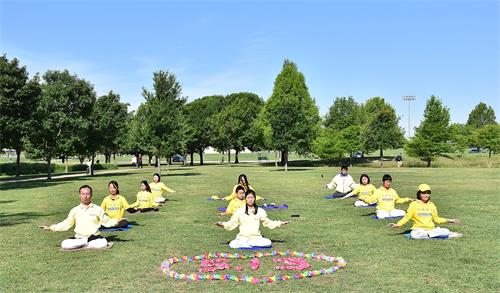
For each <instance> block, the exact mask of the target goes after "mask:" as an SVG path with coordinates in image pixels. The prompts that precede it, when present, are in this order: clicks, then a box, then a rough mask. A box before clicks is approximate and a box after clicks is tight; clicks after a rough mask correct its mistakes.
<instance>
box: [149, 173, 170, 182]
mask: <svg viewBox="0 0 500 293" xmlns="http://www.w3.org/2000/svg"><path fill="white" fill-rule="evenodd" d="M155 176H158V182H160V179H161V176H160V174H158V173H154V174H153V178H154V177H155ZM167 181H168V180H167Z"/></svg>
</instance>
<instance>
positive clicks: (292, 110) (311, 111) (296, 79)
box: [263, 60, 320, 170]
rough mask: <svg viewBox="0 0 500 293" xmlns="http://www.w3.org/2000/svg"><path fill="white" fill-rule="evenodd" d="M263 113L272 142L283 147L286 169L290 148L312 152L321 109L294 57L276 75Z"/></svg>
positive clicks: (273, 146) (273, 145) (299, 151)
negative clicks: (310, 92) (319, 109)
mask: <svg viewBox="0 0 500 293" xmlns="http://www.w3.org/2000/svg"><path fill="white" fill-rule="evenodd" d="M263 116H264V119H265V121H266V124H268V125H269V129H270V132H269V135H270V136H271V137H270V139H269V140H268V141H269V142H270V146H271V148H272V149H274V150H277V151H281V154H282V156H281V162H282V164H284V166H285V170H287V167H288V153H289V152H290V151H295V152H297V153H298V154H308V153H310V152H312V147H313V141H314V139H315V138H316V137H317V135H318V132H319V124H320V117H319V111H318V108H317V107H316V105H315V102H314V100H313V99H312V98H311V96H310V95H309V90H308V89H307V86H306V82H305V78H304V75H303V74H302V73H301V72H299V71H298V69H297V65H295V63H293V62H292V61H289V60H285V62H284V64H283V68H282V70H281V72H280V73H279V74H278V76H277V77H276V80H275V82H274V88H273V93H272V95H271V97H270V98H269V99H268V100H267V102H266V104H265V106H264V114H263Z"/></svg>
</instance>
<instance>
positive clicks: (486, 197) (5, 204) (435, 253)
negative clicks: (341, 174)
mask: <svg viewBox="0 0 500 293" xmlns="http://www.w3.org/2000/svg"><path fill="white" fill-rule="evenodd" d="M137 172H138V173H133V174H127V173H117V174H106V175H97V176H94V177H80V178H68V179H58V180H53V181H48V182H47V181H32V182H19V183H3V184H0V241H1V242H0V243H1V250H0V292H10V291H49V292H54V291H59V292H60V291H66V292H79V291H92V292H96V291H98V292H104V291H114V292H116V291H130V292H137V291H141V292H146V291H148V292H149V291H157V292H160V291H161V292H165V291H167V290H168V291H171V290H175V291H176V292H193V291H198V292H229V291H231V292H234V291H244V292H262V291H266V292H304V291H309V292H337V291H347V292H375V291H376V292H459V291H460V292H494V291H496V292H498V291H499V290H500V281H499V280H500V278H499V277H500V269H499V264H500V249H499V245H498V244H499V240H500V236H499V235H500V233H499V232H500V231H499V224H498V217H499V215H500V214H499V212H498V206H497V202H498V198H499V195H500V194H499V193H500V192H499V190H500V188H499V187H500V176H499V175H500V174H499V170H498V169H480V168H471V169H465V168H462V169H459V168H432V169H417V168H401V169H396V168H394V169H391V168H384V169H378V168H360V167H353V168H351V170H350V173H351V175H352V176H353V177H354V178H355V180H356V181H357V180H358V179H359V175H360V174H361V173H368V174H369V175H370V177H371V178H372V183H374V184H375V185H376V186H377V187H378V186H379V185H380V180H381V177H382V175H383V174H384V173H390V174H391V175H392V176H393V178H394V181H393V187H394V188H395V189H396V190H397V191H398V192H399V194H400V195H401V196H409V197H414V196H415V191H416V187H417V186H418V184H420V183H423V182H425V183H427V184H429V185H431V187H432V188H433V194H432V201H433V202H434V203H435V204H436V205H437V207H438V210H439V213H440V215H441V216H442V217H449V218H459V219H461V220H462V221H463V224H461V225H441V226H442V227H449V228H450V229H451V230H452V231H457V232H461V233H463V234H464V236H463V237H462V238H460V239H453V240H421V241H417V240H408V239H406V238H404V237H403V236H402V235H400V233H401V232H403V231H405V230H407V229H409V228H410V227H411V225H407V226H405V227H404V229H397V230H394V229H390V228H388V227H387V226H386V225H387V223H389V222H390V221H389V220H374V219H371V218H370V214H371V213H372V212H374V209H371V208H353V207H352V203H353V201H354V199H349V200H345V201H339V200H327V199H324V198H323V196H324V195H327V194H328V193H329V191H328V190H326V189H324V188H322V187H321V186H322V185H323V184H325V183H327V182H329V181H330V180H331V177H332V176H334V175H335V174H336V173H337V172H338V168H327V167H324V168H307V167H304V168H291V170H290V171H289V172H283V171H281V170H276V169H275V168H272V167H260V166H257V165H252V164H242V165H232V166H231V167H228V166H217V165H211V166H196V167H175V168H174V169H171V170H170V171H169V172H166V171H165V170H164V171H163V177H162V181H164V182H165V183H166V185H167V186H169V187H171V188H172V189H174V190H176V191H177V193H175V194H170V195H168V198H169V201H168V202H167V204H166V206H164V207H163V208H162V209H161V211H160V212H158V213H151V214H138V215H128V219H129V220H130V221H132V222H135V223H136V224H137V225H136V226H134V227H133V229H131V230H129V231H126V232H107V233H103V235H105V236H106V237H107V238H108V239H109V240H111V241H113V242H114V243H115V245H114V246H113V248H112V249H109V250H104V251H89V250H87V251H79V252H60V251H59V245H60V242H61V241H62V240H63V239H65V238H67V237H70V236H72V235H73V231H72V230H70V231H67V232H46V231H42V230H40V229H39V228H38V225H41V224H52V223H56V222H59V221H61V220H63V219H64V218H65V217H66V216H67V214H68V212H69V210H70V209H71V208H72V207H74V206H76V205H77V204H78V203H79V199H78V187H79V186H80V185H82V184H89V185H91V186H92V187H93V188H94V197H93V202H94V203H97V204H100V203H101V201H102V199H103V198H104V196H105V195H107V183H108V181H109V180H112V179H114V180H117V181H118V182H119V184H120V191H121V194H122V195H124V196H126V197H127V199H128V200H129V202H133V201H134V198H135V194H136V193H137V191H138V190H139V182H140V180H143V179H148V180H150V179H151V178H152V174H153V172H154V169H143V170H138V171H137ZM240 173H246V174H247V175H248V178H249V181H250V184H251V185H252V186H254V187H255V189H256V190H257V194H259V195H261V196H264V197H266V198H268V199H269V200H268V202H275V203H286V204H288V205H289V209H287V210H270V211H268V215H269V217H270V218H271V219H280V220H292V223H291V224H290V225H287V226H283V227H281V228H278V229H275V230H269V229H267V228H262V229H261V231H262V233H263V235H264V236H265V237H268V238H271V239H273V240H279V241H277V242H275V243H274V249H276V250H280V251H285V250H295V251H302V252H318V253H324V254H326V255H331V256H341V257H343V258H345V259H346V260H347V262H348V264H347V267H346V268H345V269H344V270H340V271H338V272H335V273H334V274H331V275H325V276H319V277H315V278H310V279H304V280H290V281H286V282H277V283H274V284H261V285H251V284H246V283H235V282H228V281H201V282H189V281H181V280H174V279H171V278H168V277H166V276H165V275H164V274H163V273H162V271H161V270H160V265H161V263H162V262H163V260H165V259H167V258H170V257H173V256H183V255H186V256H194V255H200V254H203V253H206V252H218V251H219V252H235V251H232V250H231V249H230V248H229V247H228V246H227V244H226V243H227V242H228V241H230V240H232V239H234V237H235V236H236V234H237V230H234V231H225V230H223V229H221V228H219V227H216V226H215V225H214V224H213V223H214V222H216V221H220V220H224V219H225V218H222V217H219V216H217V215H216V213H217V211H216V208H217V207H218V206H222V205H224V204H226V203H225V202H221V201H207V200H206V199H207V197H209V196H210V195H216V194H217V195H226V194H228V193H229V192H230V190H231V188H232V187H233V185H234V184H235V183H236V180H237V176H238V175H239V174H240ZM322 175H323V178H322ZM398 207H399V208H402V209H406V208H407V204H402V205H398ZM292 214H299V215H300V217H298V218H297V217H293V218H292V217H290V216H291V215H292ZM311 264H313V267H314V268H322V267H328V263H317V262H314V261H311ZM196 268H197V266H196V265H177V266H175V265H174V266H173V267H172V269H176V270H179V271H180V272H188V271H186V270H191V271H194V270H196ZM183 270H184V271H183ZM230 272H233V271H230ZM242 273H247V274H253V275H259V274H261V275H262V274H267V273H273V270H272V265H271V263H270V262H269V260H263V267H262V268H261V270H260V271H258V272H257V273H253V272H252V271H251V270H250V269H249V268H248V266H244V270H243V272H242ZM278 273H281V272H278Z"/></svg>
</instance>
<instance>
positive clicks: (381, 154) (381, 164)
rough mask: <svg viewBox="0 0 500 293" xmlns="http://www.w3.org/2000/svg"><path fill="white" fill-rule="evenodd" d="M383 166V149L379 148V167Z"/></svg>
mask: <svg viewBox="0 0 500 293" xmlns="http://www.w3.org/2000/svg"><path fill="white" fill-rule="evenodd" d="M383 166H384V150H383V149H380V168H382V167H383Z"/></svg>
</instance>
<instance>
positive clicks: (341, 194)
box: [332, 191, 348, 198]
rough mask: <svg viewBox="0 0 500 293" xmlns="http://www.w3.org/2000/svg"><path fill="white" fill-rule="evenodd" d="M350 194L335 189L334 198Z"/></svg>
mask: <svg viewBox="0 0 500 293" xmlns="http://www.w3.org/2000/svg"><path fill="white" fill-rule="evenodd" d="M347 194H348V192H346V193H344V192H338V191H335V193H334V194H332V196H333V198H341V197H344V196H346V195H347Z"/></svg>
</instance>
